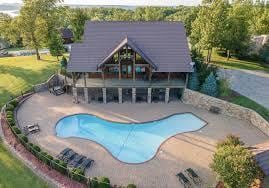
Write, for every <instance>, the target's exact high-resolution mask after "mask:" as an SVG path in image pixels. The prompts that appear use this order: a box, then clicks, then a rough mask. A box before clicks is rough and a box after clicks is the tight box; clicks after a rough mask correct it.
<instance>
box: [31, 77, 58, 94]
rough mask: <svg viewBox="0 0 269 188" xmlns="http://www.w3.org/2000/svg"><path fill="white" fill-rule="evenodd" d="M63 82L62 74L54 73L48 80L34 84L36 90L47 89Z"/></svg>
mask: <svg viewBox="0 0 269 188" xmlns="http://www.w3.org/2000/svg"><path fill="white" fill-rule="evenodd" d="M61 82H63V78H62V76H60V75H59V74H53V75H52V76H51V77H50V78H49V79H48V80H47V81H46V82H43V83H41V84H37V85H34V86H33V90H34V92H42V91H47V90H48V89H49V87H50V86H56V85H59V84H60V83H61Z"/></svg>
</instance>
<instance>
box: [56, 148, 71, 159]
mask: <svg viewBox="0 0 269 188" xmlns="http://www.w3.org/2000/svg"><path fill="white" fill-rule="evenodd" d="M70 150H71V149H70V148H65V149H64V150H63V151H61V152H60V153H59V155H57V156H56V157H57V158H58V159H60V160H62V158H63V157H64V156H65V155H66V154H67V153H68V152H69V151H70Z"/></svg>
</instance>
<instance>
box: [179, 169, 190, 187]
mask: <svg viewBox="0 0 269 188" xmlns="http://www.w3.org/2000/svg"><path fill="white" fill-rule="evenodd" d="M176 176H177V177H178V180H179V181H180V183H181V184H182V185H183V186H184V188H191V187H192V186H191V182H190V181H189V180H188V178H187V177H186V176H185V175H184V174H183V173H182V172H180V173H178V174H177V175H176Z"/></svg>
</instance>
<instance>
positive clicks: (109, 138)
mask: <svg viewBox="0 0 269 188" xmlns="http://www.w3.org/2000/svg"><path fill="white" fill-rule="evenodd" d="M205 125H206V122H204V121H203V120H201V119H200V118H198V117H196V116H194V115H193V114H191V113H184V114H175V115H172V116H169V117H167V118H165V119H161V120H156V121H152V122H146V123H137V124H134V123H129V124H127V123H117V122H111V121H107V120H104V119H101V118H98V117H96V116H93V115H89V114H76V115H71V116H67V117H65V118H63V119H61V120H60V121H58V123H57V125H56V133H57V136H59V137H62V138H68V137H78V138H85V139H89V140H92V141H95V142H97V143H99V144H101V145H102V146H103V147H105V148H106V149H107V150H108V151H109V152H110V153H111V154H112V155H113V156H114V157H115V158H117V159H118V160H120V161H122V162H126V163H142V162H145V161H147V160H149V159H151V158H152V157H154V155H155V154H156V152H157V151H158V148H159V147H160V145H161V144H162V143H163V142H164V141H165V140H166V139H168V138H169V137H171V136H174V135H176V134H178V133H183V132H189V131H195V130H198V129H200V128H202V127H203V126H205ZM178 149H179V150H180V148H178ZM93 152H94V151H93Z"/></svg>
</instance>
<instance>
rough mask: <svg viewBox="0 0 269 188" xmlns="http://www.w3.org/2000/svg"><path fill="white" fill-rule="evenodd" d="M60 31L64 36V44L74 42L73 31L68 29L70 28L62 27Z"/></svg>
mask: <svg viewBox="0 0 269 188" xmlns="http://www.w3.org/2000/svg"><path fill="white" fill-rule="evenodd" d="M60 33H61V36H62V39H63V41H64V42H63V43H64V44H71V43H73V38H74V36H73V32H72V31H71V30H70V29H68V28H62V29H60Z"/></svg>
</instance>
